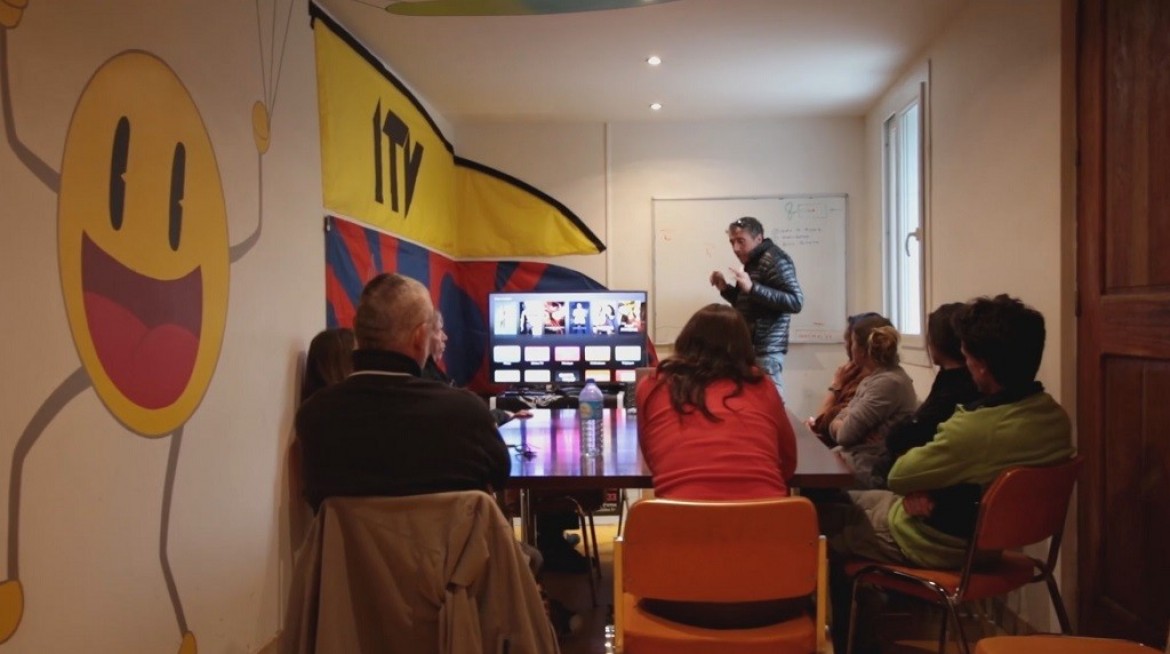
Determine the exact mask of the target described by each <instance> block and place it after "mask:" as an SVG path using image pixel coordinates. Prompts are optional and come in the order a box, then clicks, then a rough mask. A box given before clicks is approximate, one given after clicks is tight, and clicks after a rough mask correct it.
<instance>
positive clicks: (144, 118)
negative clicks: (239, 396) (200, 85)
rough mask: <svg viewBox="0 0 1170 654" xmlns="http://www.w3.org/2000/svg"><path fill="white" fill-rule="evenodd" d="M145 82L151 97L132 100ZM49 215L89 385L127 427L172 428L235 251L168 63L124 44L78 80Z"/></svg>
mask: <svg viewBox="0 0 1170 654" xmlns="http://www.w3.org/2000/svg"><path fill="white" fill-rule="evenodd" d="M144 88H145V89H150V95H151V100H152V101H151V102H135V101H134V100H133V98H135V97H137V96H140V95H141V94H142V89H144ZM116 99H121V101H118V100H116ZM111 100H113V101H111ZM57 219H58V226H59V228H58V260H59V262H60V268H61V287H62V293H63V294H64V298H65V307H66V310H67V312H68V315H69V325H70V328H71V330H72V333H73V341H74V344H75V345H76V347H77V353H78V355H79V357H80V358H81V362H82V365H83V366H84V367H85V371H86V373H88V375H89V378H90V381H91V382H92V383H93V387H94V389H95V390H96V391H97V394H98V396H99V397H100V398H101V400H102V402H103V403H104V404H105V405H106V407H107V408H109V410H110V412H111V413H113V414H114V416H115V417H116V418H118V420H119V421H121V422H122V423H123V424H124V425H126V426H127V427H128V428H130V429H131V430H133V431H135V432H137V433H139V434H142V435H144V436H162V435H166V434H169V433H170V432H172V431H174V429H175V428H177V427H178V426H179V425H182V424H183V423H184V422H186V420H187V418H188V417H190V415H191V413H192V412H193V411H194V410H195V407H196V406H198V405H199V401H200V399H202V397H203V394H204V392H205V391H206V390H207V385H208V383H209V382H210V381H211V376H212V373H213V372H214V370H215V364H216V362H217V361H218V359H219V352H220V346H221V344H222V343H223V330H224V323H225V321H226V318H227V295H228V273H229V261H228V234H227V215H226V210H225V208H224V198H223V188H222V186H221V184H220V177H219V170H218V168H217V166H216V162H215V152H214V151H213V150H212V147H211V140H210V138H209V137H208V136H207V130H206V129H205V128H204V126H203V121H202V119H201V118H200V116H199V111H198V110H197V109H196V107H195V103H194V101H192V99H191V96H190V95H188V94H187V91H186V89H185V88H183V85H182V83H181V82H180V81H179V79H178V77H177V76H175V74H174V72H173V71H172V70H171V69H170V68H169V67H168V66H167V65H166V64H165V63H163V62H162V60H160V59H158V58H157V57H155V56H153V55H151V54H148V53H145V52H125V53H122V54H120V55H118V56H116V57H114V58H113V59H111V60H110V61H108V62H106V63H105V64H104V65H103V66H102V67H101V68H99V69H98V71H97V73H95V74H94V76H93V78H92V79H91V80H90V82H89V84H88V85H87V86H86V87H85V90H84V91H83V92H82V94H81V99H80V100H79V102H78V103H77V108H76V110H75V111H74V114H73V123H72V124H71V125H70V127H69V134H68V137H67V138H66V141H65V155H64V160H63V161H62V166H61V188H60V192H59V200H58V217H57Z"/></svg>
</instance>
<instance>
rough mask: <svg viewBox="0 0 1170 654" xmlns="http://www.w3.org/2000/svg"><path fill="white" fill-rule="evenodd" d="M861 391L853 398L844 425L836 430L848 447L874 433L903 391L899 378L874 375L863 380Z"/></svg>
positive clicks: (835, 435)
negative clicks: (898, 381) (900, 388)
mask: <svg viewBox="0 0 1170 654" xmlns="http://www.w3.org/2000/svg"><path fill="white" fill-rule="evenodd" d="M862 384H863V386H864V388H862V387H860V386H859V387H858V389H857V394H856V395H854V396H853V399H852V400H850V401H849V407H848V409H847V411H845V412H843V414H842V415H844V416H845V419H844V421H843V422H842V423H841V426H840V428H838V429H837V431H836V432H835V433H834V434H833V436H834V437H835V438H836V439H837V443H838V444H840V445H843V446H845V447H852V446H854V445H859V444H861V443H863V442H865V440H866V439H867V438H869V435H870V434H872V433H873V431H874V430H875V429H877V428H878V426H879V425H881V424H882V422H884V421H885V420H886V418H889V417H890V415H891V413H893V411H894V401H893V400H894V398H896V397H898V394H899V393H900V392H901V391H900V390H899V389H898V387H897V385H898V383H897V381H896V380H894V379H892V378H889V377H880V376H874V377H869V378H867V379H866V380H865V381H864V382H862Z"/></svg>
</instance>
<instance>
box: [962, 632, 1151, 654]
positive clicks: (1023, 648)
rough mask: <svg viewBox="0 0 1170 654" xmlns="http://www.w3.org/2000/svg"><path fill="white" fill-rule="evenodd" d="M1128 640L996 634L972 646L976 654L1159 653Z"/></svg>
mask: <svg viewBox="0 0 1170 654" xmlns="http://www.w3.org/2000/svg"><path fill="white" fill-rule="evenodd" d="M1161 651H1162V650H1157V649H1154V648H1152V647H1146V646H1145V645H1139V644H1138V643H1132V642H1130V641H1128V640H1112V639H1109V638H1083V637H1078V636H1048V635H1044V636H996V637H994V638H984V639H983V640H981V641H979V643H978V644H976V645H975V654H1160V652H1161Z"/></svg>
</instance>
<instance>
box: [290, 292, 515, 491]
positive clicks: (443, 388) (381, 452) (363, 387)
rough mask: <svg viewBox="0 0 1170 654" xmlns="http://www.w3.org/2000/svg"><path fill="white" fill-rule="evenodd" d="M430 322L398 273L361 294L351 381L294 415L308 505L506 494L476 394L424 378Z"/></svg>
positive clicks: (432, 315)
mask: <svg viewBox="0 0 1170 654" xmlns="http://www.w3.org/2000/svg"><path fill="white" fill-rule="evenodd" d="M436 316H437V314H436V312H435V308H434V305H433V304H432V303H431V297H430V293H429V292H428V291H427V289H426V287H424V286H423V285H422V284H420V283H419V282H417V281H415V280H413V279H410V278H409V277H405V276H403V275H399V274H382V275H378V276H377V277H375V278H374V279H372V280H370V282H369V283H368V284H366V287H365V289H364V290H362V296H361V301H360V303H359V305H358V309H357V315H356V317H355V318H354V335H355V337H356V339H357V349H356V350H355V351H354V353H353V373H352V374H350V375H349V377H347V378H346V379H345V380H344V381H342V382H340V383H338V384H334V385H333V386H330V387H328V388H325V389H322V390H320V391H318V392H317V393H315V394H314V395H313V396H312V397H311V398H309V399H308V401H306V402H305V403H304V404H302V405H301V408H300V410H298V411H297V417H296V429H297V436H298V437H299V438H300V440H301V444H302V447H303V452H304V483H305V497H306V499H307V500H308V501H309V504H311V505H312V506H313V509H314V510H317V509H318V507H320V505H321V502H323V501H324V500H325V499H327V498H329V497H337V496H350V497H352V496H369V495H385V496H397V495H419V494H423V493H438V492H443V491H459V490H485V491H488V492H491V491H493V490H497V489H500V488H502V487H503V485H504V482H505V481H506V480H507V479H508V475H509V474H510V472H511V457H509V455H508V448H507V446H506V445H505V444H504V441H503V439H501V438H500V434H499V432H498V431H497V430H496V426H495V422H494V421H493V420H492V414H491V412H490V411H488V407H487V405H486V404H484V402H483V401H481V400H480V399H479V398H478V397H476V396H475V395H473V394H471V393H468V392H466V391H462V390H458V389H455V388H452V387H451V386H448V385H447V384H443V383H441V382H438V381H434V380H429V379H424V378H422V377H421V372H422V366H423V364H424V363H425V362H426V360H427V357H428V356H430V353H431V336H432V333H433V332H434V330H435V325H436V321H437V317H436Z"/></svg>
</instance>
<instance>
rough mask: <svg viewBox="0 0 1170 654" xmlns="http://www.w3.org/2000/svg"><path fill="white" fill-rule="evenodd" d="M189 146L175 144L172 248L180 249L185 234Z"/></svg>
mask: <svg viewBox="0 0 1170 654" xmlns="http://www.w3.org/2000/svg"><path fill="white" fill-rule="evenodd" d="M186 173H187V148H186V147H184V146H183V144H182V143H176V144H175V156H174V158H173V159H171V224H170V225H171V229H170V237H171V249H172V250H175V251H178V249H179V238H180V237H181V236H182V235H183V184H184V182H185V180H186V178H187V175H186Z"/></svg>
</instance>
